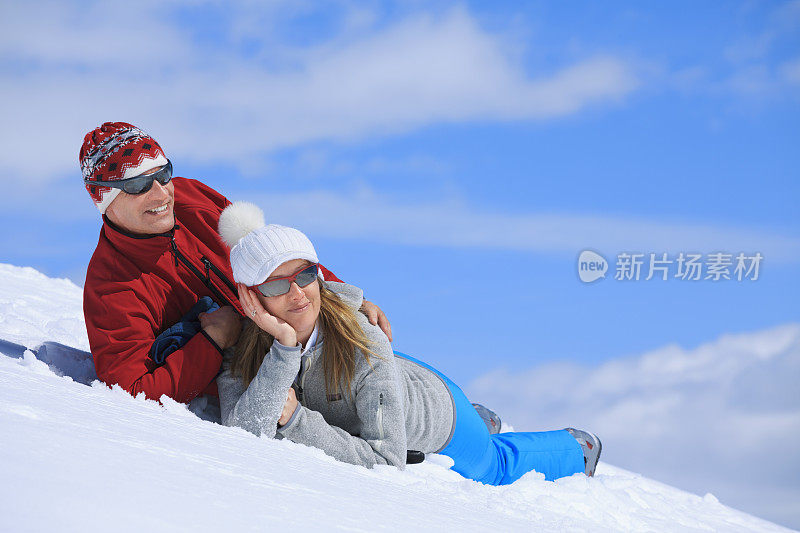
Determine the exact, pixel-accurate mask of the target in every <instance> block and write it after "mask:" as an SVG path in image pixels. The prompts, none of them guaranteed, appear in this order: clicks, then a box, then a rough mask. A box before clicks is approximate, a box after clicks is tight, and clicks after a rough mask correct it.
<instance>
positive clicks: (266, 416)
mask: <svg viewBox="0 0 800 533" xmlns="http://www.w3.org/2000/svg"><path fill="white" fill-rule="evenodd" d="M300 351H301V350H300V345H299V344H298V345H297V346H295V347H293V348H287V347H286V346H283V345H282V344H281V343H279V342H278V341H274V342H273V343H272V347H271V348H270V350H269V353H268V354H267V355H266V356H265V357H264V360H263V361H262V362H261V367H260V368H259V369H258V373H256V376H255V377H254V378H253V380H252V381H251V382H250V385H249V386H248V387H247V388H246V389H245V388H244V387H243V386H242V380H241V378H239V377H238V376H234V375H233V374H231V372H230V370H225V371H223V372H222V374H220V375H219V377H218V378H217V388H218V389H219V407H220V417H221V418H222V423H223V424H224V425H226V426H237V427H240V428H243V429H246V430H247V431H249V432H250V433H253V434H255V435H263V436H267V437H270V438H273V437H275V430H276V428H277V427H278V419H279V418H280V416H281V412H282V411H283V406H284V404H285V403H286V395H287V394H288V392H289V388H290V387H291V386H292V383H293V382H294V379H295V377H297V373H298V372H299V371H300Z"/></svg>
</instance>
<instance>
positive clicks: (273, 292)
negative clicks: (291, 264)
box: [248, 263, 319, 296]
mask: <svg viewBox="0 0 800 533" xmlns="http://www.w3.org/2000/svg"><path fill="white" fill-rule="evenodd" d="M318 268H319V265H317V264H316V263H315V264H313V265H310V266H307V267H303V269H302V270H298V271H297V272H295V273H294V274H292V275H291V276H286V277H285V278H275V279H269V280H267V281H265V282H264V283H262V284H261V285H254V286H252V287H248V288H250V289H258V292H260V293H261V294H263V295H264V296H280V295H282V294H286V293H287V292H289V289H291V288H292V282H295V283H297V285H298V286H300V287H305V286H307V285H310V284H311V283H313V282H314V280H316V279H317V271H318Z"/></svg>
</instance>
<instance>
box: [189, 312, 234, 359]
mask: <svg viewBox="0 0 800 533" xmlns="http://www.w3.org/2000/svg"><path fill="white" fill-rule="evenodd" d="M197 318H199V319H200V325H201V326H202V327H203V329H204V330H205V332H206V333H208V336H209V337H211V338H212V339H214V342H216V343H217V346H219V347H220V348H222V349H223V350H224V349H225V348H230V347H231V346H233V345H234V344H236V342H237V341H238V340H239V333H241V332H242V317H241V315H239V313H238V312H236V309H234V308H233V307H231V306H230V305H226V306H224V307H220V308H219V309H217V310H216V311H212V312H211V313H200V314H199V315H197Z"/></svg>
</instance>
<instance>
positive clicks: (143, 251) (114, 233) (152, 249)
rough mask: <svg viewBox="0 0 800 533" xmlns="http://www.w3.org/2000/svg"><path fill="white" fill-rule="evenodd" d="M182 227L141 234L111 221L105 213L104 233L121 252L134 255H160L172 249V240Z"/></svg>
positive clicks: (176, 226) (176, 225)
mask: <svg viewBox="0 0 800 533" xmlns="http://www.w3.org/2000/svg"><path fill="white" fill-rule="evenodd" d="M178 229H180V226H178V224H175V226H173V228H172V229H171V230H169V231H167V232H165V233H154V234H151V235H139V234H136V233H130V232H128V231H126V230H124V229H122V228H120V227H119V226H117V225H115V224H114V223H113V222H111V221H110V220H109V219H108V217H107V216H106V215H103V229H102V231H103V234H104V235H105V237H106V238H107V239H108V240H109V241H110V242H111V244H112V245H113V246H114V247H115V248H116V249H117V250H119V251H120V252H124V253H125V254H129V255H132V256H139V257H146V256H153V255H160V254H163V253H164V252H166V251H169V249H170V241H171V240H172V237H173V235H174V234H175V232H176V231H177V230H178Z"/></svg>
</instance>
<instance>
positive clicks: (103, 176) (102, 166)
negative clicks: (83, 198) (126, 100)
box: [78, 122, 167, 214]
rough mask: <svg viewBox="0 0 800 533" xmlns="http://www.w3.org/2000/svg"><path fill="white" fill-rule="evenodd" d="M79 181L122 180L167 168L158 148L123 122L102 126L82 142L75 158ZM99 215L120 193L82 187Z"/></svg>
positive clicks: (137, 130)
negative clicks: (80, 172)
mask: <svg viewBox="0 0 800 533" xmlns="http://www.w3.org/2000/svg"><path fill="white" fill-rule="evenodd" d="M78 162H79V163H80V165H81V171H82V172H83V179H92V180H98V181H116V180H124V179H127V178H132V177H134V176H138V175H139V174H142V173H144V172H147V171H148V170H151V169H153V168H156V167H160V166H162V165H166V164H167V157H166V156H165V155H164V151H163V150H162V149H161V146H159V144H158V143H157V142H156V141H155V139H153V138H152V137H150V136H149V135H148V134H146V133H145V132H143V131H142V130H140V129H139V128H137V127H136V126H133V125H131V124H128V123H127V122H106V123H104V124H103V125H102V126H100V127H98V128H95V129H93V130H92V131H90V132H89V133H87V134H86V136H85V137H84V138H83V146H81V151H80V152H79V154H78ZM86 190H87V191H89V195H90V196H91V197H92V200H94V203H95V205H97V208H98V209H99V210H100V213H101V214H102V213H105V212H106V208H108V206H109V205H110V204H111V202H112V201H113V200H114V198H116V197H117V195H118V194H119V193H120V192H121V190H120V189H116V188H112V187H103V186H99V185H88V184H87V185H86Z"/></svg>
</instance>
